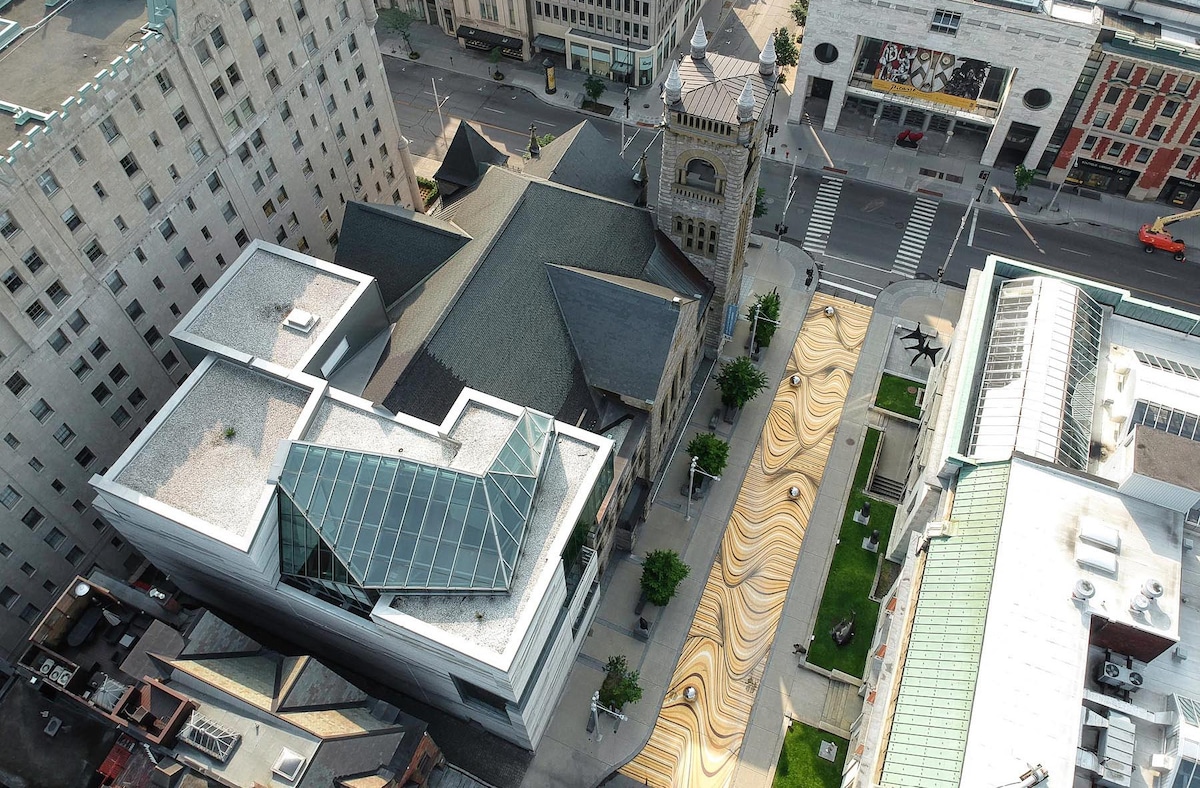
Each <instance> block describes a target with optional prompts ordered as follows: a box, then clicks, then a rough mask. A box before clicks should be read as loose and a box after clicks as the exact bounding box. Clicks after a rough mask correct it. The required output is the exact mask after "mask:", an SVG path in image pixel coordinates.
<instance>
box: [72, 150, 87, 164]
mask: <svg viewBox="0 0 1200 788" xmlns="http://www.w3.org/2000/svg"><path fill="white" fill-rule="evenodd" d="M71 156H72V157H73V158H74V159H75V163H76V164H78V165H79V166H80V167H82V166H83V165H84V164H86V163H87V156H84V155H83V151H81V150H80V149H79V146H77V145H72V146H71Z"/></svg>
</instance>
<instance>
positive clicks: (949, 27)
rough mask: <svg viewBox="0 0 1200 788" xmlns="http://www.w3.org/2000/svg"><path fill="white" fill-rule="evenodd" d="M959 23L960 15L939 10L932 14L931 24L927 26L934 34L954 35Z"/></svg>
mask: <svg viewBox="0 0 1200 788" xmlns="http://www.w3.org/2000/svg"><path fill="white" fill-rule="evenodd" d="M961 21H962V14H959V13H955V12H954V11H945V10H943V9H941V8H939V9H937V10H935V11H934V12H933V22H932V24H930V25H929V29H930V31H932V32H934V33H947V34H949V35H954V34H955V33H957V32H958V25H959V22H961Z"/></svg>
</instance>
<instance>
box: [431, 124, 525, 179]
mask: <svg viewBox="0 0 1200 788" xmlns="http://www.w3.org/2000/svg"><path fill="white" fill-rule="evenodd" d="M506 161H508V157H507V156H505V155H504V154H503V153H501V152H500V151H498V150H496V149H495V148H493V147H492V145H491V143H490V142H488V141H487V140H485V139H484V138H483V135H481V134H480V133H479V132H478V131H476V130H475V129H473V128H471V125H470V124H469V123H466V122H463V123H460V124H458V131H456V132H455V133H454V139H453V140H451V141H450V147H449V149H447V151H446V158H444V159H443V160H442V166H441V167H439V168H438V171H437V172H436V173H434V175H433V179H434V180H435V181H445V182H446V183H452V184H454V185H455V186H463V187H466V186H474V185H475V184H476V183H478V182H479V179H480V178H482V177H483V174H484V173H485V172H486V171H487V167H488V165H489V164H504V163H505V162H506Z"/></svg>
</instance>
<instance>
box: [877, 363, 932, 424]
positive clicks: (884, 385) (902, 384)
mask: <svg viewBox="0 0 1200 788" xmlns="http://www.w3.org/2000/svg"><path fill="white" fill-rule="evenodd" d="M910 388H916V389H918V390H919V389H923V388H925V386H924V384H922V383H917V382H915V381H912V380H907V379H905V378H901V377H897V376H895V375H889V374H888V373H886V372H885V373H883V377H882V378H880V379H879V390H878V391H876V392H875V407H877V408H882V409H883V410H887V411H891V412H892V413H899V414H900V415H901V416H909V417H911V418H914V419H919V418H921V409H920V408H919V407H917V395H916V393H913V394H909V393H908V390H909V389H910Z"/></svg>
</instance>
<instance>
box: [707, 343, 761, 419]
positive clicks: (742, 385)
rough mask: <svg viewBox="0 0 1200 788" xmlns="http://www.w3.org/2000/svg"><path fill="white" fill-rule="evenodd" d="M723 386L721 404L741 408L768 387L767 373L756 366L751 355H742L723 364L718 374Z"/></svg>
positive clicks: (719, 384) (720, 384) (719, 381)
mask: <svg viewBox="0 0 1200 788" xmlns="http://www.w3.org/2000/svg"><path fill="white" fill-rule="evenodd" d="M717 385H718V386H720V387H721V404H722V405H724V406H725V407H727V408H741V407H742V406H744V405H745V404H746V403H747V402H749V401H750V400H752V399H754V398H755V397H756V396H758V393H759V392H760V391H762V390H763V389H765V388H766V387H767V373H765V372H763V371H762V370H761V369H759V368H758V367H756V366H754V362H753V361H751V360H750V357H749V356H740V357H739V358H735V359H734V360H733V361H726V362H725V363H724V364H722V365H721V372H720V374H718V375H717Z"/></svg>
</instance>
